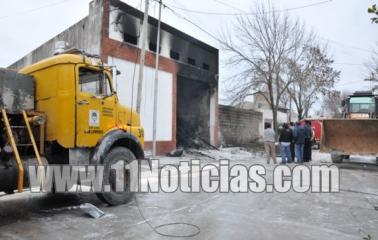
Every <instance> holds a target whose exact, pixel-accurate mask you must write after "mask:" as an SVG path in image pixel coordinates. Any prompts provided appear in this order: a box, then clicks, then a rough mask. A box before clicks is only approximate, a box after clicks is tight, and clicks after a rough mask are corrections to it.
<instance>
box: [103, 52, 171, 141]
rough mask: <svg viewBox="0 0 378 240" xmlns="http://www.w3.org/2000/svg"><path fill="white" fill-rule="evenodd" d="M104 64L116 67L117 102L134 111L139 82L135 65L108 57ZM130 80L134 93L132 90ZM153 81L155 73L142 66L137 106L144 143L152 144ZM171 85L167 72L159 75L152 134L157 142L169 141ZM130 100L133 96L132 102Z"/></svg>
mask: <svg viewBox="0 0 378 240" xmlns="http://www.w3.org/2000/svg"><path fill="white" fill-rule="evenodd" d="M108 64H109V65H115V66H117V69H118V70H119V71H121V74H120V75H118V76H116V77H115V86H116V91H117V93H118V97H119V100H120V102H121V103H122V104H123V105H125V106H128V107H132V108H133V109H135V107H136V94H137V86H138V78H139V64H135V63H133V62H129V61H126V60H122V59H119V58H115V57H109V58H108ZM134 72H135V75H134ZM133 79H134V91H133V90H132V86H133ZM154 80H155V69H154V68H150V67H146V66H145V67H144V81H143V89H142V102H141V121H142V125H143V127H144V130H145V141H152V118H153V99H154ZM172 85H173V75H172V74H171V73H169V72H165V71H159V85H158V107H157V132H156V140H157V141H171V140H172V104H173V92H172V91H173V90H172V88H173V87H172ZM132 96H134V97H133V99H132ZM131 105H132V106H131Z"/></svg>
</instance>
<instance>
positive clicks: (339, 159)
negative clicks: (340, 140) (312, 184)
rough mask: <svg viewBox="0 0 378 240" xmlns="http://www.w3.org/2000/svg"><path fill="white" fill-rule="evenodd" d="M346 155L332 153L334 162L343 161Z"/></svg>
mask: <svg viewBox="0 0 378 240" xmlns="http://www.w3.org/2000/svg"><path fill="white" fill-rule="evenodd" d="M343 158H344V155H340V154H337V153H331V159H332V162H333V163H341V162H342V161H343Z"/></svg>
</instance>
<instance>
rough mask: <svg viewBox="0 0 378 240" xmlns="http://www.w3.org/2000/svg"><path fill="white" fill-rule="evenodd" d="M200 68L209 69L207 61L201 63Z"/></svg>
mask: <svg viewBox="0 0 378 240" xmlns="http://www.w3.org/2000/svg"><path fill="white" fill-rule="evenodd" d="M202 68H203V69H205V70H210V66H209V64H207V63H203V64H202Z"/></svg>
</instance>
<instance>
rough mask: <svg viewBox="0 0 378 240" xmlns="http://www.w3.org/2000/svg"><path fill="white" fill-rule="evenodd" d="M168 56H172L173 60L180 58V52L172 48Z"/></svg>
mask: <svg viewBox="0 0 378 240" xmlns="http://www.w3.org/2000/svg"><path fill="white" fill-rule="evenodd" d="M169 56H170V57H171V58H172V59H175V60H180V54H179V53H178V52H175V51H173V50H171V51H170V52H169Z"/></svg>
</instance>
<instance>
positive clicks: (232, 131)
mask: <svg viewBox="0 0 378 240" xmlns="http://www.w3.org/2000/svg"><path fill="white" fill-rule="evenodd" d="M261 124H262V113H260V112H256V111H253V110H245V109H240V108H235V107H231V106H225V105H219V144H221V145H224V146H243V145H248V144H249V143H252V142H255V141H256V140H257V138H258V137H259V135H260V134H259V131H260V126H261Z"/></svg>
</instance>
